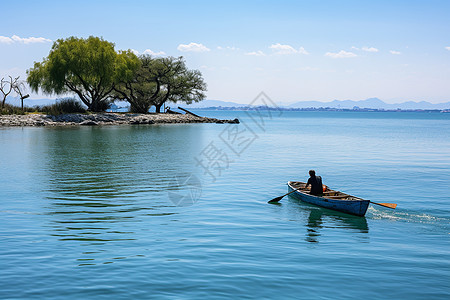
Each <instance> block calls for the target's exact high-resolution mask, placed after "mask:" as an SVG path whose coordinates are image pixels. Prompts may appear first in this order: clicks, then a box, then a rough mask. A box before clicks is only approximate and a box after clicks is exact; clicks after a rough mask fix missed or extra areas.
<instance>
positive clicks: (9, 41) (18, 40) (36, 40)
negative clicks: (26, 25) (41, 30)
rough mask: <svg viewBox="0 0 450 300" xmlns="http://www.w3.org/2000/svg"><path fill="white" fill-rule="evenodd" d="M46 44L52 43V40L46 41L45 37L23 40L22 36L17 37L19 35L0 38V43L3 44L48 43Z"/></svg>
mask: <svg viewBox="0 0 450 300" xmlns="http://www.w3.org/2000/svg"><path fill="white" fill-rule="evenodd" d="M46 42H52V40H50V39H46V38H43V37H28V38H21V37H20V36H17V35H13V36H12V37H7V36H0V43H3V44H12V43H23V44H33V43H46Z"/></svg>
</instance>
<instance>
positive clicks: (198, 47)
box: [177, 43, 210, 52]
mask: <svg viewBox="0 0 450 300" xmlns="http://www.w3.org/2000/svg"><path fill="white" fill-rule="evenodd" d="M177 49H178V51H181V52H207V51H210V49H209V48H207V47H206V46H205V45H203V44H197V43H190V44H187V45H185V44H180V45H178V47H177Z"/></svg>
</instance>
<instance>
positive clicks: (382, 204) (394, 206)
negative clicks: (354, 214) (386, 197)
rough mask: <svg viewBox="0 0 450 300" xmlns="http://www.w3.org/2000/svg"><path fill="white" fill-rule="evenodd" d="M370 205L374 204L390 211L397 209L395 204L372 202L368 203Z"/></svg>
mask: <svg viewBox="0 0 450 300" xmlns="http://www.w3.org/2000/svg"><path fill="white" fill-rule="evenodd" d="M370 203H372V204H376V205H380V206H384V207H388V208H392V209H395V208H396V207H397V204H396V203H376V202H372V201H370Z"/></svg>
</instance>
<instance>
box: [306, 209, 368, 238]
mask: <svg viewBox="0 0 450 300" xmlns="http://www.w3.org/2000/svg"><path fill="white" fill-rule="evenodd" d="M324 219H325V221H324ZM306 227H307V235H306V241H307V242H311V243H318V242H319V237H320V231H321V229H322V228H344V229H354V230H358V231H359V232H361V233H368V232H369V226H368V225H367V220H366V218H365V217H357V216H351V215H347V214H341V213H339V212H334V211H330V210H328V209H324V208H320V207H318V208H311V209H310V213H309V216H308V222H307V225H306Z"/></svg>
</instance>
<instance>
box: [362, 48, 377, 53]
mask: <svg viewBox="0 0 450 300" xmlns="http://www.w3.org/2000/svg"><path fill="white" fill-rule="evenodd" d="M361 50H363V51H366V52H378V49H377V48H374V47H370V48H369V47H362V48H361Z"/></svg>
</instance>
